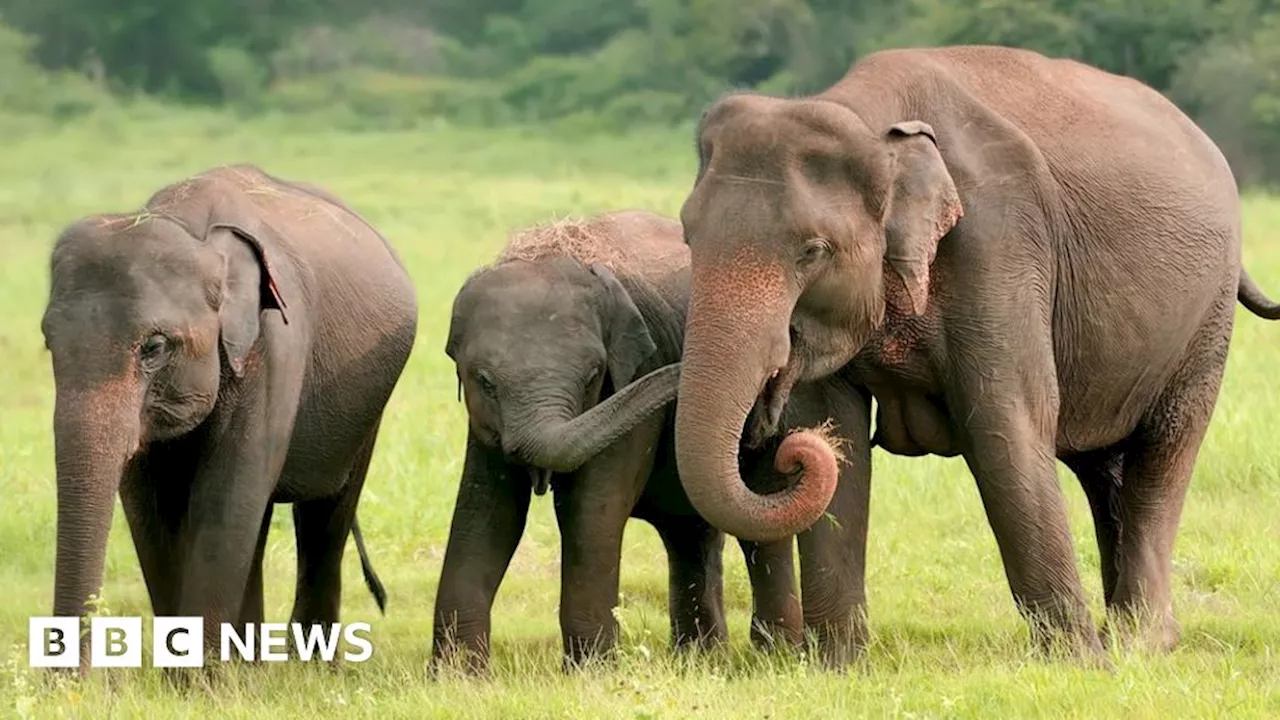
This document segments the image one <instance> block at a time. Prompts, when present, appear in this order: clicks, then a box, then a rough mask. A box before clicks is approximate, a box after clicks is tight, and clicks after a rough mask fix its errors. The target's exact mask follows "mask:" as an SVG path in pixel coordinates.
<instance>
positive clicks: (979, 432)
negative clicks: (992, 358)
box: [949, 373, 1106, 664]
mask: <svg viewBox="0 0 1280 720" xmlns="http://www.w3.org/2000/svg"><path fill="white" fill-rule="evenodd" d="M975 377H976V378H977V379H975V380H974V381H972V383H971V384H972V387H971V388H967V389H969V390H970V392H969V393H968V396H967V397H964V398H963V399H958V402H950V403H949V405H950V407H951V408H952V410H953V417H954V418H955V424H956V426H957V427H960V428H963V429H964V431H965V433H966V434H967V438H966V449H965V453H964V458H965V462H966V463H967V464H968V466H969V470H970V471H971V472H972V473H973V476H974V478H975V480H976V481H977V485H978V491H979V494H980V495H981V497H982V504H983V506H984V508H985V509H986V513H987V520H988V522H989V523H990V524H991V529H992V531H993V532H994V534H995V538H996V544H997V545H998V546H999V548H1000V557H1001V560H1002V562H1003V563H1004V570H1005V575H1006V577H1008V580H1009V587H1010V589H1011V591H1012V593H1013V598H1014V602H1015V603H1016V604H1017V607H1018V610H1019V611H1020V612H1021V613H1022V614H1023V616H1024V617H1026V618H1027V621H1028V622H1029V624H1030V626H1031V631H1032V635H1033V637H1035V639H1036V642H1037V644H1038V645H1039V646H1040V647H1041V648H1043V649H1049V648H1050V647H1051V646H1052V645H1054V644H1055V643H1056V642H1057V641H1058V640H1064V641H1066V643H1067V645H1068V647H1069V649H1070V650H1071V651H1072V652H1073V653H1079V654H1082V655H1083V656H1085V657H1087V658H1090V659H1092V660H1094V661H1096V662H1099V663H1102V664H1105V663H1106V660H1105V657H1104V656H1103V652H1102V644H1101V642H1100V641H1099V638H1098V632H1097V628H1096V626H1095V625H1094V622H1093V618H1092V616H1091V615H1090V613H1089V607H1088V605H1087V603H1086V602H1085V597H1084V587H1083V585H1082V584H1081V583H1080V574H1079V569H1078V568H1077V565H1076V559H1075V548H1074V546H1073V544H1072V539H1071V533H1070V529H1069V526H1068V523H1067V512H1066V500H1065V498H1064V497H1063V494H1062V489H1061V487H1060V486H1059V484H1058V478H1057V463H1056V455H1055V446H1054V440H1055V435H1056V421H1055V418H1056V416H1057V408H1056V402H1051V401H1050V398H1049V397H1035V396H1034V395H1033V394H1030V393H1023V394H1018V393H1016V392H1015V393H1013V394H1012V396H1010V397H1007V398H1002V399H1000V400H999V401H993V400H992V397H991V395H990V393H987V392H983V391H982V390H981V387H982V386H983V382H982V379H981V375H980V374H979V375H977V376H975ZM1045 377H1048V378H1050V381H1051V378H1052V374H1051V373H1050V374H1049V375H1046V376H1045ZM990 382H991V383H992V384H995V385H997V386H999V387H1003V388H1006V390H1012V389H1014V388H1017V387H1019V386H1020V385H1021V383H1014V382H1000V381H999V379H998V377H997V378H994V379H992V380H991V381H990Z"/></svg>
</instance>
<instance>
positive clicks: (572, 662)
mask: <svg viewBox="0 0 1280 720" xmlns="http://www.w3.org/2000/svg"><path fill="white" fill-rule="evenodd" d="M616 658H617V640H616V638H615V637H614V636H613V635H611V634H608V633H603V632H601V633H595V634H591V635H585V634H584V635H566V636H564V657H563V659H562V662H561V670H562V671H563V672H564V673H566V674H573V673H576V672H579V671H581V670H583V669H585V668H587V667H588V666H591V665H598V664H602V663H611V662H613V661H614V660H615V659H616Z"/></svg>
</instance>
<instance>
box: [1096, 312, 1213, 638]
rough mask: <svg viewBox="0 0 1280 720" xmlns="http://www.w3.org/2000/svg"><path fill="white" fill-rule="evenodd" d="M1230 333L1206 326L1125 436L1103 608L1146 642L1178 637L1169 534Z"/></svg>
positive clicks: (1124, 630)
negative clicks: (1109, 588)
mask: <svg viewBox="0 0 1280 720" xmlns="http://www.w3.org/2000/svg"><path fill="white" fill-rule="evenodd" d="M1226 322H1228V323H1229V320H1227V321H1226ZM1228 328H1229V325H1228ZM1229 334H1230V333H1229V331H1228V332H1227V333H1222V332H1221V328H1220V327H1219V328H1218V329H1217V330H1214V329H1213V328H1211V327H1207V328H1206V330H1205V331H1204V333H1203V334H1202V336H1201V338H1200V339H1201V342H1199V343H1196V344H1193V346H1192V347H1191V349H1190V352H1189V353H1188V360H1187V362H1186V363H1185V364H1184V366H1183V368H1182V370H1181V371H1180V372H1179V374H1178V375H1177V376H1175V377H1174V379H1173V382H1172V383H1170V384H1169V386H1168V387H1167V388H1166V390H1165V392H1164V393H1163V394H1162V395H1161V396H1160V398H1159V399H1158V400H1157V402H1156V403H1155V404H1154V405H1153V406H1152V408H1151V410H1149V411H1148V412H1147V414H1146V415H1145V416H1144V418H1143V420H1142V421H1141V422H1140V423H1139V426H1138V428H1137V430H1136V431H1135V432H1134V433H1133V434H1132V435H1131V436H1130V437H1129V438H1128V440H1127V441H1126V443H1125V453H1124V484H1123V486H1122V487H1121V488H1120V522H1121V526H1122V528H1123V532H1121V533H1120V540H1119V543H1118V544H1117V550H1116V565H1117V577H1116V586H1115V591H1114V593H1113V594H1112V596H1111V601H1110V602H1109V603H1108V615H1109V616H1110V617H1109V620H1110V622H1111V624H1113V625H1114V626H1115V631H1116V632H1117V633H1122V634H1123V635H1125V636H1128V638H1127V639H1128V640H1137V641H1138V642H1139V643H1140V644H1141V645H1142V646H1143V647H1145V648H1146V649H1149V650H1155V651H1168V650H1172V649H1173V648H1174V647H1175V646H1176V645H1177V643H1178V640H1179V635H1180V631H1179V628H1178V624H1177V621H1176V620H1175V618H1174V614H1173V599H1172V575H1173V547H1174V540H1175V538H1176V536H1177V532H1178V525H1179V522H1180V520H1181V515H1182V506H1183V501H1184V500H1185V498H1186V494H1187V487H1188V486H1189V485H1190V482H1191V475H1192V470H1193V469H1194V466H1195V463H1196V458H1197V456H1198V455H1199V452H1200V445H1201V443H1202V442H1203V441H1204V437H1205V433H1206V431H1207V430H1208V426H1209V420H1210V418H1211V416H1212V414H1213V406H1214V404H1215V402H1216V401H1217V396H1218V390H1219V387H1220V385H1221V380H1222V370H1223V365H1224V364H1225V360H1226V345H1227V339H1228V337H1229Z"/></svg>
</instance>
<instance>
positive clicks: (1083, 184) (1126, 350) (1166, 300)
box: [675, 46, 1280, 666]
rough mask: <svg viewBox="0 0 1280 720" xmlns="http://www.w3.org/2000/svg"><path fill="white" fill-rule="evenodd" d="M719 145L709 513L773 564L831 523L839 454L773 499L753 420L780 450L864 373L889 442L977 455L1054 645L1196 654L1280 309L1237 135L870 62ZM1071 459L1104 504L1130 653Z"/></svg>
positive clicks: (1102, 101)
mask: <svg viewBox="0 0 1280 720" xmlns="http://www.w3.org/2000/svg"><path fill="white" fill-rule="evenodd" d="M696 150H697V158H698V164H697V171H696V174H695V180H694V183H693V185H692V189H691V190H690V192H689V193H688V195H687V197H686V198H685V200H684V202H683V205H682V207H681V210H680V219H681V223H682V225H683V227H684V231H685V239H686V242H687V244H688V246H689V248H690V254H691V260H690V262H691V274H692V290H691V297H690V304H689V309H688V316H687V325H686V330H685V337H684V347H683V356H682V357H683V361H682V362H683V367H682V370H681V376H680V383H679V390H678V393H679V398H680V399H679V402H678V404H677V407H676V413H675V414H676V418H675V449H676V458H677V467H678V470H679V477H680V480H681V482H682V484H683V486H684V488H685V490H686V492H687V494H688V497H689V499H690V501H691V503H692V505H693V506H694V508H696V509H697V510H698V512H699V513H700V514H701V515H702V516H703V517H705V518H706V519H707V520H708V521H709V522H710V523H711V524H712V525H714V526H715V527H717V528H720V529H721V530H724V531H725V532H727V533H730V534H732V535H735V536H737V537H739V538H746V539H752V540H756V541H761V542H768V541H771V540H776V539H777V538H780V537H783V536H786V535H789V534H792V533H796V532H799V531H801V530H803V529H804V528H806V527H809V526H810V525H811V524H812V523H813V522H814V521H815V520H817V519H818V517H819V515H820V514H821V512H822V508H823V507H825V506H826V505H827V504H828V500H827V499H828V498H829V497H830V496H831V494H832V493H833V492H836V487H837V477H836V469H837V468H836V464H835V462H834V461H833V457H832V453H831V452H830V450H829V448H828V446H827V444H826V443H824V442H823V441H822V438H820V437H817V436H815V435H814V434H813V433H805V432H796V433H790V434H788V435H786V436H785V437H784V438H782V439H781V442H780V443H779V448H778V451H777V452H778V456H779V459H780V462H782V463H784V464H790V465H792V466H798V467H800V468H802V470H801V471H800V472H799V473H798V474H797V475H798V477H796V478H795V479H794V482H793V483H792V484H791V485H790V486H789V487H788V488H786V489H785V490H784V491H782V492H778V493H774V494H770V495H761V494H758V493H756V492H753V491H752V490H751V488H749V487H748V486H747V485H745V484H744V482H743V480H742V477H741V474H740V472H739V468H738V467H737V455H738V448H739V441H740V439H741V438H742V436H743V432H744V419H746V418H748V417H750V418H752V420H751V423H750V424H749V425H746V429H745V432H746V435H747V437H748V439H750V438H759V437H772V436H776V432H777V430H776V429H777V423H776V418H777V417H778V408H780V407H783V406H785V403H786V400H787V397H788V394H789V393H790V392H791V390H792V388H793V387H796V383H804V382H812V381H815V380H820V379H832V378H835V379H839V380H840V381H842V382H843V383H845V384H846V386H847V388H848V390H846V391H845V392H847V393H848V394H849V395H850V396H852V395H855V394H860V395H863V396H866V395H869V396H871V397H873V398H874V399H875V401H876V406H877V411H876V417H875V432H874V435H871V436H869V437H861V436H860V437H858V438H857V442H858V443H859V444H860V445H862V446H874V447H879V448H881V449H882V450H884V451H886V452H889V453H892V454H895V455H901V456H918V455H925V454H933V455H938V456H944V457H953V456H962V457H963V458H964V461H965V463H966V465H967V467H968V468H969V470H970V472H971V473H972V475H973V477H974V479H975V481H976V484H977V486H978V491H979V494H980V496H981V499H982V502H983V505H984V508H985V511H986V515H987V518H988V521H989V524H990V526H991V529H992V531H993V533H994V535H995V539H996V541H997V545H998V548H999V551H1000V554H1001V558H1002V562H1003V565H1004V569H1005V573H1006V576H1007V580H1008V583H1009V587H1010V590H1011V593H1012V595H1013V598H1014V600H1015V606H1016V607H1017V609H1018V610H1019V612H1020V613H1021V614H1022V615H1023V617H1024V618H1025V620H1026V621H1027V623H1028V626H1029V627H1030V628H1031V630H1032V636H1033V639H1034V641H1035V643H1036V646H1037V647H1039V648H1041V649H1047V648H1048V647H1050V646H1052V647H1054V648H1059V649H1061V648H1063V647H1065V648H1067V649H1068V650H1069V652H1068V655H1069V656H1070V657H1074V658H1076V659H1077V660H1079V661H1082V662H1085V663H1086V664H1094V663H1099V664H1101V665H1104V666H1105V665H1108V664H1109V661H1108V660H1106V656H1105V651H1104V649H1103V641H1104V640H1107V641H1110V640H1116V641H1118V642H1119V644H1121V645H1123V646H1125V647H1130V648H1133V647H1138V648H1141V649H1146V650H1150V651H1154V652H1160V651H1164V650H1168V649H1170V648H1172V647H1174V646H1175V645H1176V643H1177V641H1178V639H1179V636H1180V629H1179V627H1178V625H1177V623H1176V620H1175V617H1174V613H1173V608H1172V600H1171V593H1170V583H1171V579H1170V578H1171V564H1172V563H1171V555H1172V550H1173V545H1174V537H1175V534H1176V530H1177V526H1178V522H1179V518H1180V514H1181V509H1182V505H1183V499H1184V496H1185V494H1186V490H1187V487H1188V483H1189V481H1190V479H1191V474H1192V468H1193V466H1194V464H1195V460H1196V456H1197V453H1198V451H1199V447H1200V445H1201V442H1202V441H1203V439H1204V435H1205V430H1206V427H1207V426H1208V423H1209V420H1210V416H1211V414H1212V410H1213V407H1214V405H1215V403H1216V399H1217V395H1218V391H1219V385H1220V381H1221V377H1222V374H1223V366H1224V363H1225V360H1226V355H1227V350H1228V344H1229V340H1230V337H1231V331H1232V326H1233V309H1234V306H1235V303H1236V301H1237V300H1238V301H1239V302H1241V303H1242V304H1243V305H1244V306H1245V307H1246V308H1247V309H1248V310H1250V311H1251V312H1253V313H1254V314H1256V315H1259V316H1261V317H1265V318H1270V319H1276V318H1277V317H1280V307H1277V305H1276V304H1275V303H1273V302H1271V301H1270V300H1268V299H1267V298H1266V297H1265V296H1264V295H1263V294H1262V293H1261V291H1260V290H1259V289H1258V287H1257V286H1256V285H1255V283H1254V282H1253V280H1252V279H1251V278H1250V276H1249V275H1248V273H1247V272H1246V271H1245V270H1244V269H1243V267H1242V261H1241V229H1240V225H1241V218H1240V207H1239V198H1238V192H1237V187H1236V184H1235V181H1234V179H1233V176H1232V173H1231V169H1230V168H1229V167H1228V165H1227V162H1226V161H1225V159H1224V158H1223V156H1222V153H1221V152H1220V151H1219V150H1218V148H1217V147H1216V146H1215V145H1214V143H1213V142H1212V141H1211V140H1210V139H1209V138H1208V137H1207V136H1206V135H1205V134H1204V133H1203V132H1202V131H1201V130H1200V129H1199V128H1198V127H1196V125H1194V124H1193V123H1192V122H1191V120H1189V119H1188V118H1187V117H1186V116H1185V115H1184V114H1183V113H1182V112H1180V111H1179V110H1178V109H1177V108H1176V107H1175V106H1174V105H1173V104H1172V103H1170V102H1169V101H1168V100H1166V99H1165V98H1163V97H1162V96H1161V95H1160V94H1159V93H1157V92H1155V91H1154V90H1152V89H1150V88H1148V87H1146V86H1144V85H1142V84H1141V83H1139V82H1138V81H1135V80H1132V79H1129V78H1124V77H1121V76H1117V75H1114V74H1111V73H1108V72H1105V71H1102V70H1100V69H1096V68H1093V67H1090V66H1087V65H1084V64H1082V63H1079V62H1075V61H1072V60H1063V59H1050V58H1047V57H1045V56H1043V55H1040V54H1038V53H1035V52H1032V51H1028V50H1019V49H1012V48H1001V47H987V46H962V47H943V48H930V49H897V50H886V51H881V52H876V53H873V54H869V55H867V56H865V57H863V58H861V59H859V60H858V61H857V62H855V63H854V64H853V65H852V67H851V68H850V69H849V71H848V72H847V74H846V75H845V76H844V77H843V78H842V79H841V80H839V81H838V82H836V83H835V84H834V85H832V86H831V87H829V88H827V89H826V90H823V91H822V92H819V93H817V94H815V95H812V96H805V97H795V98H780V97H772V96H768V95H765V94H760V93H751V92H732V93H728V94H726V95H724V96H722V97H721V98H719V99H717V100H716V101H715V102H713V103H712V104H711V105H710V106H709V107H708V108H707V109H706V111H705V112H704V113H703V115H702V117H701V118H700V120H699V122H698V125H697V128H696ZM868 407H869V406H868ZM868 412H869V411H868ZM1056 459H1061V460H1062V461H1063V462H1064V463H1065V464H1066V465H1067V466H1068V467H1069V468H1071V469H1072V470H1073V471H1074V473H1075V474H1076V476H1077V478H1078V479H1079V481H1080V483H1081V485H1082V486H1083V489H1084V491H1085V494H1086V496H1087V498H1088V502H1089V505H1090V507H1091V509H1092V515H1093V520H1094V523H1095V529H1096V536H1097V543H1098V548H1099V551H1100V553H1101V558H1102V561H1101V568H1102V581H1103V582H1102V584H1103V588H1104V593H1105V602H1106V608H1107V618H1108V619H1107V622H1106V624H1105V625H1104V626H1103V629H1104V631H1105V632H1104V633H1102V634H1100V633H1099V632H1098V626H1097V625H1095V622H1094V620H1093V618H1092V616H1091V614H1090V612H1089V610H1088V607H1087V605H1086V600H1085V593H1084V590H1083V588H1082V584H1081V580H1080V576H1079V572H1078V568H1077V565H1076V560H1075V556H1074V549H1073V546H1072V541H1071V536H1070V534H1069V528H1068V521H1067V515H1066V510H1065V507H1064V499H1063V495H1062V490H1061V488H1060V487H1059V485H1058V483H1057V480H1056V476H1055V461H1056ZM1058 640H1065V641H1066V642H1065V643H1064V644H1058V643H1057V641H1058Z"/></svg>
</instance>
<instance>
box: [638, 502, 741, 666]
mask: <svg viewBox="0 0 1280 720" xmlns="http://www.w3.org/2000/svg"><path fill="white" fill-rule="evenodd" d="M654 527H655V528H657V530H658V535H659V536H660V537H661V538H662V544H663V545H664V546H665V547H666V549H667V566H668V568H669V584H668V588H669V589H668V594H667V606H668V609H669V611H670V614H671V646H672V647H673V648H676V649H683V648H687V647H691V646H697V647H702V648H710V647H714V646H716V645H719V644H721V643H723V642H725V641H726V640H727V639H728V631H727V628H726V625H725V619H724V565H723V555H724V533H721V532H720V531H719V530H716V529H715V528H713V527H711V525H709V524H708V523H707V522H706V521H705V520H703V519H702V518H698V517H669V518H664V521H663V522H656V523H654Z"/></svg>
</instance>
